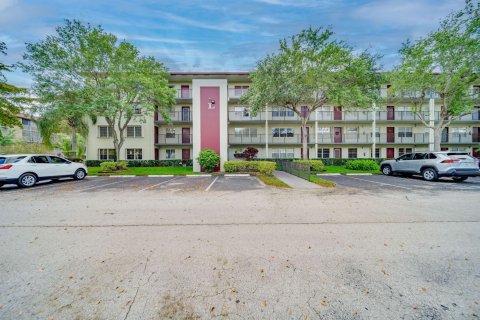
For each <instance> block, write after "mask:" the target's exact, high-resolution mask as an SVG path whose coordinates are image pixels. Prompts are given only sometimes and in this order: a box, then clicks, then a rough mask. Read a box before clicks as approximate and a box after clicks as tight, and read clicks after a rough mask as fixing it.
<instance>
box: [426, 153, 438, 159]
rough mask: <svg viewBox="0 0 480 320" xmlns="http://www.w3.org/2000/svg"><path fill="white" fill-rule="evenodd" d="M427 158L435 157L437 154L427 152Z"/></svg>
mask: <svg viewBox="0 0 480 320" xmlns="http://www.w3.org/2000/svg"><path fill="white" fill-rule="evenodd" d="M428 158H429V159H437V156H436V155H435V154H433V153H429V154H428Z"/></svg>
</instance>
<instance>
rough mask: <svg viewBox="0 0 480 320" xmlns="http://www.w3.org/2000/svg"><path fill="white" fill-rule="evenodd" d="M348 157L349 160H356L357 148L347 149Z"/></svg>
mask: <svg viewBox="0 0 480 320" xmlns="http://www.w3.org/2000/svg"><path fill="white" fill-rule="evenodd" d="M348 157H349V158H350V159H355V158H357V148H348Z"/></svg>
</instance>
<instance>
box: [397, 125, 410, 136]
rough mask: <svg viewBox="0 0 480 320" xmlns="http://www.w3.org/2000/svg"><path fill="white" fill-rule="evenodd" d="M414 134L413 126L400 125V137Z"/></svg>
mask: <svg viewBox="0 0 480 320" xmlns="http://www.w3.org/2000/svg"><path fill="white" fill-rule="evenodd" d="M412 136H413V133H412V127H399V128H398V137H399V138H411V137H412Z"/></svg>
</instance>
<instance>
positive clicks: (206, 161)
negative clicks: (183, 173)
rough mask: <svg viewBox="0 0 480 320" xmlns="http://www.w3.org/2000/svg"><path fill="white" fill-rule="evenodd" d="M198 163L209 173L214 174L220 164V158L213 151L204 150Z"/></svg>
mask: <svg viewBox="0 0 480 320" xmlns="http://www.w3.org/2000/svg"><path fill="white" fill-rule="evenodd" d="M197 160H198V163H199V164H200V166H201V167H202V168H203V169H205V171H207V172H213V170H215V168H216V167H217V166H218V163H219V162H220V156H219V155H218V154H217V153H216V152H215V151H213V150H212V149H203V150H202V151H200V154H199V155H198V158H197Z"/></svg>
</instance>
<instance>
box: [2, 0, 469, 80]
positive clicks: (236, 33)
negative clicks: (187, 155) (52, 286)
mask: <svg viewBox="0 0 480 320" xmlns="http://www.w3.org/2000/svg"><path fill="white" fill-rule="evenodd" d="M463 6H464V1H463V0H357V1H355V0H316V1H315V0H203V1H195V0H168V1H164V0H156V1H155V0H144V1H138V0H130V1H123V0H115V1H114V0H83V1H79V0H63V1H61V0H0V41H3V42H5V43H6V44H7V47H8V52H7V53H8V55H7V56H6V57H0V59H2V61H4V62H6V63H7V64H13V63H15V62H18V61H20V60H21V58H22V55H23V52H24V51H25V44H26V43H34V42H36V41H39V40H42V39H44V38H45V36H46V35H48V34H53V33H54V32H55V27H56V26H59V25H61V24H62V23H63V20H64V19H78V20H80V21H82V22H84V23H87V22H88V23H91V24H93V25H101V26H102V27H103V28H104V29H105V31H107V32H110V33H113V34H115V35H116V36H117V37H118V38H119V39H120V40H126V41H129V42H131V43H133V44H134V45H135V46H136V47H137V48H138V49H139V50H140V52H141V53H142V54H143V55H149V56H154V57H156V58H157V59H158V60H159V61H161V62H163V63H164V64H165V65H166V66H167V67H168V68H169V70H170V71H172V72H173V71H251V70H253V69H254V67H255V63H256V62H257V61H258V60H259V59H261V58H262V57H264V56H265V55H266V54H268V53H272V52H275V51H276V50H277V48H278V43H279V40H280V39H282V38H285V37H288V36H290V35H293V34H296V33H298V32H299V31H301V30H302V29H305V28H308V27H314V28H315V27H322V26H323V27H330V28H331V29H332V30H333V31H334V32H335V35H334V36H335V37H336V38H337V39H340V40H344V41H346V42H347V43H349V44H350V45H352V46H353V47H354V48H355V49H356V50H365V49H368V50H370V51H371V52H374V53H379V54H381V55H382V56H383V57H382V60H381V64H382V66H383V69H384V70H388V69H390V68H391V67H392V66H394V65H395V63H397V62H398V54H397V52H398V50H399V49H400V47H401V44H402V42H404V41H406V40H407V39H417V38H419V37H422V36H424V35H426V34H427V33H428V32H429V31H432V30H434V29H435V28H436V27H437V26H438V23H439V21H440V20H441V19H442V18H443V17H445V16H446V15H447V14H449V13H450V12H452V11H454V10H458V9H460V8H462V7H463ZM6 76H7V79H8V82H9V83H12V84H15V85H18V86H22V87H29V86H30V84H31V80H30V77H29V76H28V74H23V73H22V72H20V71H19V70H15V71H14V72H11V73H8V74H6Z"/></svg>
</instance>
